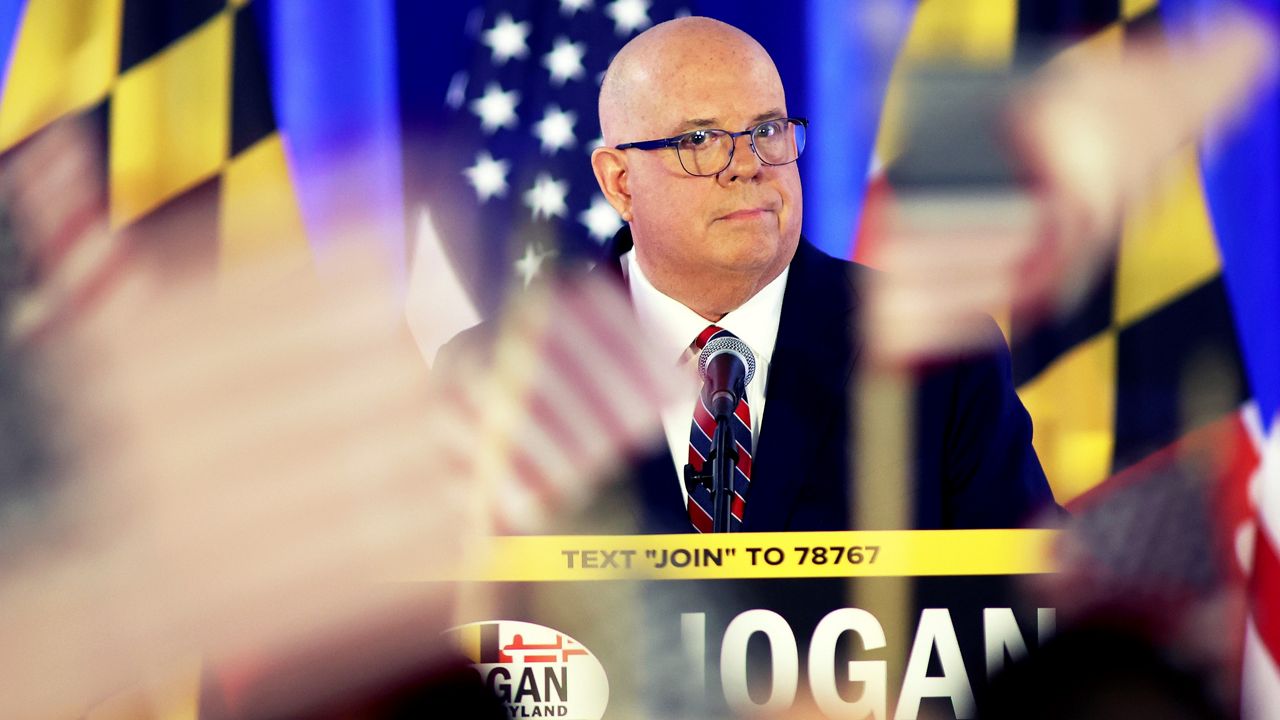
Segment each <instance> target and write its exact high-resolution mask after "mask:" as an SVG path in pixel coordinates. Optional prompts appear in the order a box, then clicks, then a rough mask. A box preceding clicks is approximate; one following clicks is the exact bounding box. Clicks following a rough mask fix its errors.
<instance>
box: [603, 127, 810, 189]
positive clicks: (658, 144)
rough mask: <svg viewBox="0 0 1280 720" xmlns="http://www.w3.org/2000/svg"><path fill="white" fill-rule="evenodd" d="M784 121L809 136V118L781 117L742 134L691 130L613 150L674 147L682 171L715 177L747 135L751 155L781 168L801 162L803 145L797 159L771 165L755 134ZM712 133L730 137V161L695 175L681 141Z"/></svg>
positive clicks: (798, 151)
mask: <svg viewBox="0 0 1280 720" xmlns="http://www.w3.org/2000/svg"><path fill="white" fill-rule="evenodd" d="M784 120H785V121H786V122H788V123H791V124H795V125H799V126H800V127H802V128H804V131H805V135H806V136H807V135H808V132H809V120H808V119H807V118H802V117H780V118H773V119H771V120H765V121H763V122H760V123H757V124H756V125H752V126H751V127H749V128H747V129H746V130H743V131H742V132H729V131H728V130H721V129H720V128H698V129H697V130H690V131H688V132H683V133H680V134H679V135H676V136H674V137H669V138H662V139H661V140H642V141H640V142H629V143H623V144H621V145H614V146H613V149H614V150H644V151H651V150H664V149H666V148H669V147H674V148H675V149H676V159H677V160H679V161H680V168H681V169H682V170H684V171H685V172H686V173H688V174H690V175H692V176H693V177H714V176H716V175H719V174H720V173H722V172H724V171H725V169H727V168H728V167H729V166H730V165H732V164H733V154H734V152H736V151H737V149H738V138H740V137H742V136H743V135H747V136H749V138H750V141H751V153H752V154H753V155H755V156H756V159H757V160H759V161H760V163H761V164H762V165H768V166H770V167H779V166H781V165H790V164H791V163H793V162H796V161H797V160H799V159H800V156H801V155H802V154H804V145H803V143H802V144H801V145H800V146H799V147H798V148H797V149H796V156H795V158H793V159H791V160H788V161H786V162H781V163H771V162H769V161H768V160H765V159H764V158H762V157H760V152H759V151H758V150H756V135H755V133H756V130H759V129H760V128H761V127H763V126H765V125H768V124H769V123H776V122H781V121H784ZM712 131H715V132H722V133H724V134H726V135H728V136H729V160H728V161H727V162H726V163H725V164H724V167H722V168H720V169H719V170H717V171H715V172H713V173H695V172H692V171H690V170H689V168H688V167H686V166H685V164H684V158H683V157H681V156H680V141H681V140H683V139H685V138H686V137H689V136H690V135H692V134H694V133H699V132H712ZM793 132H794V131H793ZM806 139H807V138H806Z"/></svg>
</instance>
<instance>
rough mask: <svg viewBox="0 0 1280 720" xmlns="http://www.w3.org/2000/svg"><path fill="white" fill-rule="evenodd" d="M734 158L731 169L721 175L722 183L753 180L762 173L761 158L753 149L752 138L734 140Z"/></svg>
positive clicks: (739, 137)
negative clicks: (742, 179) (744, 179)
mask: <svg viewBox="0 0 1280 720" xmlns="http://www.w3.org/2000/svg"><path fill="white" fill-rule="evenodd" d="M733 143H734V145H733V158H732V159H731V160H730V161H729V167H727V168H725V170H724V172H722V173H720V176H719V177H720V181H721V182H725V183H729V182H733V181H734V180H737V179H738V178H753V177H755V176H756V174H757V173H759V172H760V167H761V162H760V158H758V157H756V154H755V152H754V151H752V149H751V136H750V135H739V136H738V137H736V138H734V139H733Z"/></svg>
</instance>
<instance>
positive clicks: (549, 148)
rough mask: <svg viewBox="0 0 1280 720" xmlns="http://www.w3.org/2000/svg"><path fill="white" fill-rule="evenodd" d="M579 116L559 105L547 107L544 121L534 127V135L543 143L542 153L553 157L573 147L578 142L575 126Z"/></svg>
mask: <svg viewBox="0 0 1280 720" xmlns="http://www.w3.org/2000/svg"><path fill="white" fill-rule="evenodd" d="M577 121H578V114H577V113H575V112H572V111H565V110H561V109H560V106H559V105H551V106H549V107H547V109H546V112H544V113H543V115H542V119H541V120H539V121H538V122H537V123H536V124H535V125H534V126H533V134H534V135H537V136H538V140H540V141H541V142H542V152H544V153H546V154H547V155H552V154H554V153H556V152H557V151H559V150H563V149H564V148H567V147H573V145H574V144H575V143H576V142H577V141H578V140H577V138H576V137H574V135H573V124H574V123H576V122H577Z"/></svg>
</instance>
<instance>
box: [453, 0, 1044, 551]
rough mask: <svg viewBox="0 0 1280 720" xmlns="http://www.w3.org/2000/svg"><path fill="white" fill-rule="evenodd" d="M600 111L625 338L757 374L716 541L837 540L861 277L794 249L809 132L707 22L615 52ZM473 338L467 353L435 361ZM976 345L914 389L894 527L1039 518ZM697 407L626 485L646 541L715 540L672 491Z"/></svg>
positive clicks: (722, 28) (683, 489)
mask: <svg viewBox="0 0 1280 720" xmlns="http://www.w3.org/2000/svg"><path fill="white" fill-rule="evenodd" d="M599 111H600V125H601V129H602V131H603V134H604V140H605V146H604V147H601V148H597V149H596V150H595V151H594V152H593V153H592V156H591V163H592V167H593V169H594V171H595V176H596V180H597V181H598V183H599V185H600V189H601V191H602V192H603V193H604V196H605V197H606V198H607V199H608V201H609V203H610V204H611V205H612V206H613V208H614V209H615V210H617V211H618V214H619V215H621V216H622V219H623V220H624V221H625V222H626V225H625V226H624V227H623V228H622V230H620V231H619V233H618V235H617V236H616V237H615V238H614V241H613V243H612V244H611V254H610V258H609V259H608V261H607V262H605V263H602V266H601V269H600V270H599V272H605V273H611V274H615V275H616V276H617V277H618V279H619V280H620V281H621V282H622V283H624V284H625V286H626V288H627V290H628V292H629V293H630V296H631V299H632V302H633V305H634V307H635V311H636V316H637V320H638V321H639V324H640V325H641V327H642V328H643V329H644V330H646V331H647V332H648V333H649V335H650V336H651V339H652V341H653V343H654V344H655V346H656V347H657V348H658V350H659V351H660V352H663V353H666V354H668V355H669V356H670V357H671V360H672V363H673V365H674V364H677V363H686V364H687V363H688V360H689V358H690V356H691V355H693V354H694V353H691V352H690V350H691V349H697V348H698V347H699V345H700V343H701V342H704V341H705V340H706V339H707V337H709V336H713V335H714V334H716V333H725V332H726V331H727V333H731V334H732V335H734V336H736V337H737V338H739V339H740V340H742V341H743V342H745V343H746V344H747V346H749V347H750V348H751V351H752V353H753V355H754V356H755V361H756V368H757V370H756V373H755V377H754V379H753V380H752V381H751V382H750V383H749V384H748V386H747V393H746V394H747V397H746V399H745V402H744V404H743V405H742V406H740V407H739V408H738V412H737V413H736V415H737V418H738V423H737V424H736V425H735V440H737V445H738V450H739V456H740V459H739V460H738V469H739V470H740V471H741V472H740V473H736V474H735V486H734V490H735V493H736V494H737V495H738V498H737V499H736V500H735V504H734V507H733V515H734V517H733V521H732V522H731V530H732V531H776V530H838V529H850V528H852V527H853V523H852V522H851V520H850V517H851V512H850V508H851V507H853V506H854V504H856V503H857V502H858V492H857V490H858V489H857V488H856V487H854V486H853V483H852V482H851V477H852V476H851V473H850V460H851V458H857V457H858V452H859V451H858V449H857V448H852V447H851V446H850V443H851V442H852V438H853V436H854V433H853V430H854V429H855V426H854V424H853V414H852V411H851V408H850V398H851V397H853V395H854V393H853V388H852V387H851V385H850V383H851V381H852V379H853V378H854V376H855V372H854V369H855V368H854V363H855V360H856V359H857V358H858V356H859V354H860V351H861V347H860V344H861V341H860V340H859V339H858V337H859V333H858V329H857V327H856V325H857V320H858V306H859V303H858V297H859V293H858V289H857V288H858V285H859V284H860V283H861V282H863V278H864V275H865V274H866V272H867V271H866V270H865V269H863V268H859V267H857V266H855V265H853V264H852V263H847V262H843V261H840V260H836V259H833V258H831V257H828V256H826V255H824V254H822V253H821V252H820V251H818V250H817V249H815V248H814V247H813V246H812V245H810V244H809V243H808V242H806V241H805V240H804V239H803V238H802V236H801V220H802V215H803V212H802V201H801V192H800V175H799V170H798V166H797V164H796V160H797V159H798V157H799V155H800V153H801V151H802V150H803V149H804V136H805V129H806V126H807V122H806V121H805V120H803V119H801V118H796V117H792V116H790V115H789V113H788V109H787V101H786V95H785V93H784V91H783V88H782V81H781V79H780V77H779V75H778V71H777V69H776V68H775V67H774V64H773V61H772V60H771V59H770V58H769V55H768V53H767V52H765V50H764V48H762V47H761V46H760V44H759V43H757V42H756V41H755V40H754V39H752V38H751V37H750V36H748V35H747V34H745V33H743V32H742V31H740V30H738V29H736V28H733V27H731V26H729V25H726V24H724V23H722V22H718V21H715V20H711V19H708V18H696V17H691V18H683V19H678V20H673V21H670V22H666V23H663V24H660V25H656V26H654V27H653V28H650V29H649V30H647V31H645V32H643V33H641V34H640V35H638V36H636V37H635V38H634V39H632V40H631V42H629V43H628V44H627V45H626V46H625V47H623V48H622V50H621V51H619V52H618V54H617V56H616V57H615V58H614V60H613V62H612V63H611V64H610V66H609V68H608V70H607V72H606V73H605V77H604V80H603V83H602V85H601V89H600V105H599ZM483 335H484V332H483V330H479V331H472V332H469V333H464V334H463V336H462V338H461V339H460V340H455V341H454V342H453V343H452V344H451V345H452V347H451V346H446V348H445V349H444V350H443V351H442V353H441V357H442V358H443V359H445V360H446V361H448V358H449V357H450V356H453V355H454V354H455V353H456V352H458V347H459V346H466V345H469V344H474V341H475V339H477V338H478V337H480V336H483ZM991 335H992V352H991V353H990V354H987V355H981V356H974V357H971V358H967V359H964V360H962V361H958V362H955V363H951V364H948V365H946V366H945V367H936V368H931V369H930V370H928V371H927V372H924V373H922V374H921V376H920V377H919V378H918V380H919V384H918V392H916V394H915V398H916V400H915V407H914V408H912V410H913V412H912V413H911V415H912V416H913V417H914V421H913V425H914V428H913V430H914V435H913V438H912V439H911V442H912V444H911V447H912V449H913V451H912V453H911V457H910V458H909V459H908V462H909V463H910V465H911V467H910V468H903V469H902V470H904V471H905V474H906V475H907V476H908V477H910V478H911V482H909V483H908V487H906V488H903V491H904V493H905V494H906V495H907V496H908V497H909V498H911V502H910V503H908V505H909V506H910V507H911V510H910V511H909V512H908V514H909V517H908V518H907V519H906V521H905V524H906V525H907V526H909V527H919V528H960V527H1014V526H1018V525H1020V524H1022V523H1025V522H1026V521H1027V520H1029V519H1030V518H1031V517H1032V516H1033V515H1035V514H1036V513H1037V511H1040V510H1042V509H1045V508H1051V507H1054V505H1053V498H1052V494H1051V493H1050V491H1049V488H1048V484H1047V483H1046V481H1045V477H1044V473H1043V471H1042V470H1041V468H1040V464H1039V462H1038V460H1037V459H1036V456H1035V452H1034V450H1033V449H1032V447H1031V423H1030V419H1029V418H1028V416H1027V414H1026V411H1025V410H1024V409H1023V407H1022V405H1021V403H1020V402H1019V401H1018V398H1017V396H1016V395H1015V394H1014V391H1013V388H1012V385H1011V383H1010V372H1009V360H1008V355H1007V350H1006V349H1005V348H1004V345H1003V339H1002V338H1001V337H1000V335H999V330H998V329H996V327H995V325H994V323H992V324H991ZM469 338H470V339H469ZM698 402H699V401H698V399H697V398H696V397H690V398H687V401H686V402H681V403H679V404H678V405H676V406H672V407H670V408H668V409H667V410H666V411H665V412H664V413H663V418H662V422H663V429H664V432H665V435H666V439H667V443H666V445H667V447H666V448H663V449H655V452H654V453H652V454H651V455H649V456H648V457H644V458H639V459H637V461H636V463H635V465H634V467H633V468H632V481H633V483H632V486H633V488H634V491H635V494H636V498H637V502H634V503H632V504H631V507H632V509H634V510H635V512H636V515H637V518H636V520H637V524H638V526H639V527H640V528H641V529H642V530H643V531H648V532H688V531H695V530H696V531H709V530H710V529H711V527H710V518H709V516H707V512H706V511H707V510H710V504H709V495H707V494H706V492H705V490H704V489H703V488H700V487H699V486H698V485H697V484H696V483H686V481H685V477H686V472H687V471H686V465H688V466H689V469H690V470H693V471H698V470H700V469H701V466H702V458H703V457H705V456H706V452H707V450H708V448H709V445H710V440H709V438H708V435H709V433H708V432H705V431H704V429H705V428H707V424H706V417H707V416H706V414H705V413H698V412H696V410H697V408H698ZM879 420H880V418H865V419H863V422H878V421H879ZM711 427H714V422H713V423H712V425H711ZM744 460H745V461H744ZM855 462H856V460H855ZM884 481H891V479H889V478H885V479H884ZM691 490H692V492H691ZM864 516H865V515H864ZM886 523H887V524H889V525H895V524H902V523H897V522H894V521H886Z"/></svg>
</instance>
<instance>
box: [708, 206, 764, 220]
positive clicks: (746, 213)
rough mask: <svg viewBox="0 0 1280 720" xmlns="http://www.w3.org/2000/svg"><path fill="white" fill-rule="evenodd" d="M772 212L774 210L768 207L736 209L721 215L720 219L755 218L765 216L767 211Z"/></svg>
mask: <svg viewBox="0 0 1280 720" xmlns="http://www.w3.org/2000/svg"><path fill="white" fill-rule="evenodd" d="M771 212H773V210H771V209H769V208H767V207H752V208H743V209H741V210H734V211H733V212H731V213H729V214H727V215H721V216H720V217H719V218H718V219H719V220H755V219H757V218H761V217H763V216H764V215H765V214H766V213H771Z"/></svg>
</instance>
